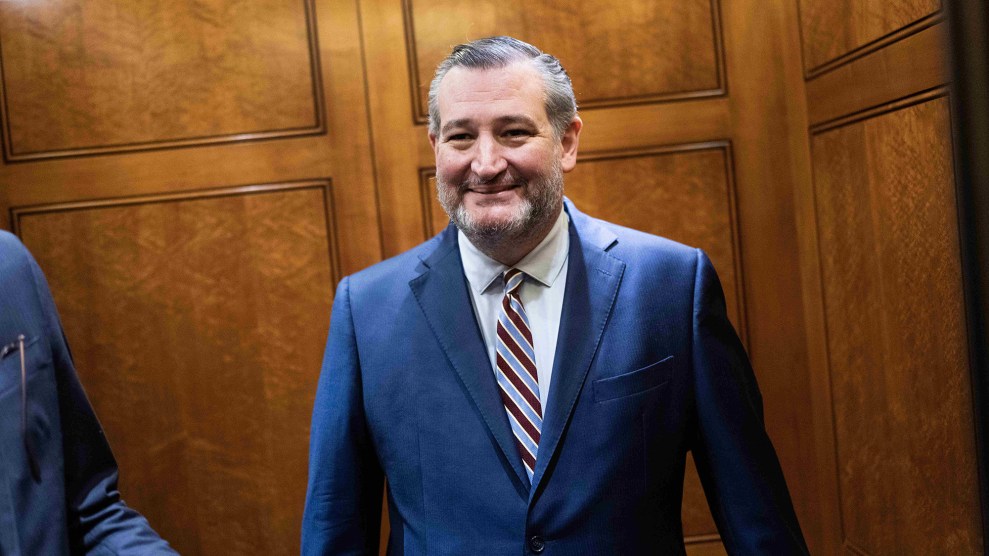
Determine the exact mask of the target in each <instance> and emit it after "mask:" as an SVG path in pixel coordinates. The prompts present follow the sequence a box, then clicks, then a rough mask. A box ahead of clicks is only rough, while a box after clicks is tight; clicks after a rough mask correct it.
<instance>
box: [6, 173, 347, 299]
mask: <svg viewBox="0 0 989 556" xmlns="http://www.w3.org/2000/svg"><path fill="white" fill-rule="evenodd" d="M306 189H316V190H319V191H320V192H321V193H322V195H323V217H324V219H325V225H326V240H327V241H326V242H327V245H328V247H329V253H328V256H329V262H330V279H331V280H332V281H333V285H334V287H335V286H336V284H337V282H339V281H340V278H341V276H340V261H339V251H340V249H339V247H338V245H337V237H338V236H337V233H336V218H335V209H334V204H333V183H332V180H330V179H329V178H326V179H319V180H306V181H297V182H283V183H269V184H252V185H239V186H231V187H220V188H213V189H200V190H193V191H183V192H180V193H159V194H151V195H135V196H130V197H117V198H112V199H94V200H90V201H76V202H67V203H50V204H41V205H30V206H20V207H16V206H15V207H10V209H9V212H10V223H11V231H12V232H13V233H14V234H15V235H17V236H20V227H21V218H22V217H24V216H28V215H38V214H49V213H54V212H67V211H77V210H89V209H100V208H111V207H120V206H129V205H147V204H157V203H175V202H182V201H195V200H198V199H214V198H217V197H239V196H244V195H262V194H265V193H275V192H283V191H299V190H306Z"/></svg>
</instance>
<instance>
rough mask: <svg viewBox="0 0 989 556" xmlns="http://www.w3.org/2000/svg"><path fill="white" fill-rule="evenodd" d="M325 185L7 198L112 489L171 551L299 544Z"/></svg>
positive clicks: (324, 268)
mask: <svg viewBox="0 0 989 556" xmlns="http://www.w3.org/2000/svg"><path fill="white" fill-rule="evenodd" d="M329 194H330V188H329V184H328V183H327V182H323V183H300V184H288V185H282V186H254V187H249V188H235V189H227V190H219V191H210V192H205V193H196V194H190V195H173V196H158V197H142V198H137V199H128V200H117V201H109V202H89V203H81V204H75V205H61V206H45V207H34V208H31V209H23V210H17V211H16V212H15V219H16V222H17V224H18V231H19V233H20V234H21V237H22V238H23V240H24V242H25V244H26V245H27V246H28V247H29V248H30V249H31V250H32V251H33V252H34V254H35V256H36V257H37V259H38V261H39V264H40V265H41V267H42V268H43V270H44V271H45V272H46V274H47V276H48V278H49V281H50V282H51V287H52V291H53V293H54V295H55V298H56V302H57V303H58V305H59V308H60V309H61V312H62V314H63V320H64V326H65V331H66V334H67V336H68V337H69V338H70V341H71V344H72V348H73V354H74V356H75V360H76V364H77V367H78V370H79V374H80V377H81V379H82V381H83V383H84V385H85V387H86V390H87V392H88V394H89V396H90V398H91V400H92V402H93V405H94V406H95V408H96V410H97V413H98V414H99V416H100V419H101V421H102V423H103V425H104V427H105V429H106V432H107V435H108V437H109V438H110V439H111V442H112V444H113V447H114V450H115V453H116V455H117V458H118V460H119V462H120V466H121V489H122V492H123V493H124V496H125V499H126V500H127V502H128V503H129V504H131V505H133V506H134V507H136V508H137V509H139V510H140V511H142V512H143V513H144V514H145V515H146V516H147V517H148V518H149V519H150V521H151V522H152V523H153V524H154V526H155V527H156V529H157V530H158V531H159V532H160V533H161V534H162V536H164V537H165V538H167V539H168V540H169V541H170V542H171V543H172V544H173V545H174V546H175V547H176V549H177V550H178V551H179V552H181V553H183V554H298V551H299V546H298V542H299V541H298V539H299V526H300V523H301V518H302V508H303V500H304V497H305V487H306V470H307V464H306V462H307V455H308V435H309V430H308V423H309V415H310V412H311V410H312V400H313V394H314V391H315V385H316V379H317V376H318V373H319V368H320V361H321V357H322V351H323V346H324V341H325V334H326V325H327V323H328V318H329V308H330V302H331V298H332V288H333V279H332V277H333V274H334V271H333V267H334V264H333V257H332V255H331V252H332V251H331V248H332V242H333V236H332V234H331V233H330V231H331V229H332V220H331V219H329V218H328V214H329V213H328V210H329V209H330V208H331V204H330V202H329ZM313 323H320V324H319V325H313ZM135 423H139V425H138V426H135ZM161 485H167V487H166V488H162V487H161Z"/></svg>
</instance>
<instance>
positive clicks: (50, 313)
mask: <svg viewBox="0 0 989 556" xmlns="http://www.w3.org/2000/svg"><path fill="white" fill-rule="evenodd" d="M24 254H25V257H27V259H28V265H29V267H30V270H31V273H32V278H33V282H34V285H35V292H36V294H37V297H38V299H39V301H40V304H41V310H42V314H43V316H44V333H45V334H46V335H47V336H48V342H49V345H50V346H51V350H52V365H53V368H54V371H55V382H56V388H57V395H58V405H59V418H60V422H61V428H62V453H63V460H64V477H65V505H66V518H67V522H68V523H67V524H68V528H69V545H70V546H71V548H72V552H73V554H76V553H78V554H93V555H97V554H98V555H119V556H125V555H131V554H133V555H138V554H140V555H147V554H175V552H174V551H173V550H172V549H171V548H169V546H168V543H166V542H165V541H163V540H162V539H161V538H160V537H159V536H158V534H157V533H155V532H154V530H152V529H151V526H150V525H149V524H148V521H147V520H146V519H144V517H143V516H141V514H139V513H137V512H136V511H134V510H132V509H131V508H129V507H127V505H126V504H124V502H123V501H122V500H121V499H120V493H119V492H118V491H117V462H116V460H115V459H114V457H113V453H112V452H111V451H110V446H109V444H108V443H107V440H106V437H105V436H104V434H103V428H102V427H101V426H100V423H99V421H98V420H97V418H96V415H95V414H94V413H93V408H92V406H91V405H90V404H89V400H88V399H87V398H86V394H85V392H84V391H83V389H82V385H81V384H80V383H79V377H78V376H77V375H76V370H75V366H74V365H73V363H72V357H71V354H70V353H69V348H68V345H67V344H66V341H65V336H64V334H63V332H62V325H61V322H60V321H59V317H58V312H57V311H56V309H55V304H54V301H53V300H52V297H51V293H50V291H49V289H48V284H47V282H46V281H45V278H44V275H42V273H41V269H40V268H38V265H37V263H35V262H34V259H33V258H31V257H30V255H29V254H27V252H26V251H24Z"/></svg>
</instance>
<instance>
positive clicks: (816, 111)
mask: <svg viewBox="0 0 989 556" xmlns="http://www.w3.org/2000/svg"><path fill="white" fill-rule="evenodd" d="M946 32H947V30H946V29H945V28H944V25H943V24H938V25H934V26H932V27H928V28H926V29H924V30H922V31H919V32H917V33H915V34H913V35H910V36H909V37H906V38H904V39H902V40H899V41H897V42H894V43H893V44H890V45H889V46H886V47H885V48H883V49H881V50H877V51H876V52H873V53H871V54H869V55H868V56H863V57H862V58H859V59H857V60H855V61H854V62H851V63H848V64H844V65H842V66H840V67H837V68H835V69H834V70H832V71H829V72H828V73H825V74H823V75H820V76H818V77H816V78H814V79H813V80H812V81H811V82H810V83H808V84H807V111H808V116H809V119H810V123H811V125H821V124H826V123H827V122H829V121H833V120H835V119H838V118H842V117H844V116H847V115H849V114H852V113H855V112H860V111H862V110H866V109H869V108H873V107H875V106H879V105H881V104H885V103H888V102H892V101H894V100H898V99H901V98H904V97H908V96H911V95H913V94H914V93H917V92H919V91H925V90H928V89H933V88H935V87H940V86H941V85H944V84H945V83H946V82H947V80H948V75H947V74H948V72H947V65H946V64H945V34H946Z"/></svg>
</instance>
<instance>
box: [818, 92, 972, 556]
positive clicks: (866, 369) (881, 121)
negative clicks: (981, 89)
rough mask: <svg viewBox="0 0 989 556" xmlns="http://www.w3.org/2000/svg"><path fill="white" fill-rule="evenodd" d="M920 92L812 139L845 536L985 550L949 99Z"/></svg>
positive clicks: (864, 547) (938, 550)
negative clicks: (909, 100)
mask: <svg viewBox="0 0 989 556" xmlns="http://www.w3.org/2000/svg"><path fill="white" fill-rule="evenodd" d="M942 94H943V93H942ZM919 101H922V102H919ZM911 102H914V103H915V104H910V103H906V104H897V105H893V106H890V107H887V108H886V109H884V110H882V111H878V112H876V113H873V114H869V115H868V116H869V117H868V118H867V119H856V120H852V121H850V122H847V123H844V124H842V125H840V126H839V127H835V128H832V129H828V130H822V131H820V132H819V133H817V134H816V135H814V136H813V139H812V148H813V150H812V158H813V174H814V190H815V198H816V203H817V226H818V230H819V231H818V233H819V241H820V257H821V261H820V264H821V281H822V284H823V296H824V309H825V319H826V326H827V348H828V357H829V367H830V373H829V376H830V386H831V390H832V399H833V402H832V403H833V419H834V422H833V427H834V428H833V432H834V437H835V438H834V443H835V447H836V454H835V457H836V459H837V469H838V479H837V481H838V495H839V498H840V511H841V527H842V529H843V533H842V536H843V541H844V546H845V547H846V549H849V550H852V551H854V552H855V553H858V554H981V553H982V539H981V533H980V522H979V516H980V511H979V499H978V488H977V487H978V484H977V481H978V477H977V472H976V463H975V453H974V432H973V423H972V421H971V407H972V405H971V394H970V383H969V376H968V364H967V355H966V353H967V352H966V339H965V315H964V307H963V299H962V290H961V287H962V284H961V269H960V259H959V257H960V254H959V245H958V237H957V223H956V212H955V211H956V209H955V204H954V203H955V197H954V178H953V174H952V158H951V143H950V141H951V139H950V137H951V134H950V122H949V106H948V102H947V99H946V98H944V97H942V96H938V97H934V98H930V95H927V96H922V97H918V98H917V99H916V100H913V101H911ZM916 102H919V103H916Z"/></svg>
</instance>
